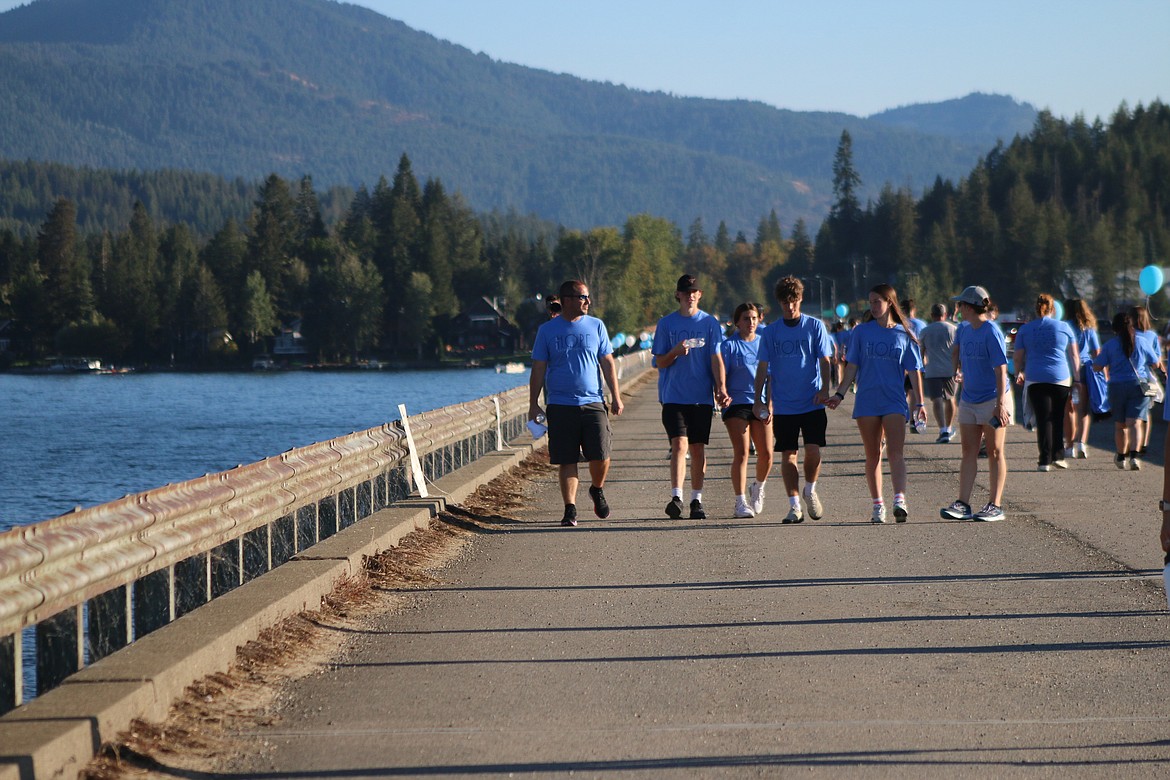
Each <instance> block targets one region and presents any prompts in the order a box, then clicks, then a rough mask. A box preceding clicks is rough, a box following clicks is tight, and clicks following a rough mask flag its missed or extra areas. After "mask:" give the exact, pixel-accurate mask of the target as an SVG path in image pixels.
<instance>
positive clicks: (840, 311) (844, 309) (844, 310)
mask: <svg viewBox="0 0 1170 780" xmlns="http://www.w3.org/2000/svg"><path fill="white" fill-rule="evenodd" d="M836 312H837V316H838V317H844V316H845V315H846V314H848V313H849V307H848V306H846V305H845V304H843V303H838V304H837V309H836Z"/></svg>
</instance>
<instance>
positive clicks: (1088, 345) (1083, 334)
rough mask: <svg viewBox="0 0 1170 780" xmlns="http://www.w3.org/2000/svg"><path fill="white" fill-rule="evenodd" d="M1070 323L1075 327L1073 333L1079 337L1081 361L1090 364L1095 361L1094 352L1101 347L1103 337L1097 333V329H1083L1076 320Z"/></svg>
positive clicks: (1078, 347) (1071, 326) (1078, 344)
mask: <svg viewBox="0 0 1170 780" xmlns="http://www.w3.org/2000/svg"><path fill="white" fill-rule="evenodd" d="M1068 325H1069V327H1070V328H1072V329H1073V335H1074V336H1076V338H1077V349H1078V350H1080V353H1081V363H1082V364H1083V365H1088V364H1089V363H1091V362H1093V353H1094V352H1096V351H1097V350H1099V349H1101V337H1100V336H1098V335H1097V331H1095V330H1088V329H1086V330H1081V329H1080V328H1078V327H1077V326H1076V323H1075V322H1069V323H1068Z"/></svg>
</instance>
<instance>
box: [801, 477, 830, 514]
mask: <svg viewBox="0 0 1170 780" xmlns="http://www.w3.org/2000/svg"><path fill="white" fill-rule="evenodd" d="M803 492H804V503H805V506H807V507H808V516H809V517H811V518H812V519H813V520H820V519H821V518H822V517H824V516H825V506H824V504H822V503H821V497H820V496H818V495H817V492H816V491H815V490H809V489H808V486H807V485H806V486H805V489H804V491H803Z"/></svg>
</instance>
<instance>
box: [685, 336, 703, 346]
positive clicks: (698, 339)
mask: <svg viewBox="0 0 1170 780" xmlns="http://www.w3.org/2000/svg"><path fill="white" fill-rule="evenodd" d="M683 343H684V344H686V345H687V347H689V348H690V349H701V348H702V347H705V346H707V339H705V338H702V337H701V336H698V337H695V338H693V339H687V340H686V341H684V342H683Z"/></svg>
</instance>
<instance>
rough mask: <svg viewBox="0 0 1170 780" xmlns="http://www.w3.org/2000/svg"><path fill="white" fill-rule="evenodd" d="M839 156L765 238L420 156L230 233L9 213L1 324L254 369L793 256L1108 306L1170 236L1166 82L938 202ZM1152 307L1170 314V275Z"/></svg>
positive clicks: (434, 339)
mask: <svg viewBox="0 0 1170 780" xmlns="http://www.w3.org/2000/svg"><path fill="white" fill-rule="evenodd" d="M831 170H832V175H833V182H834V193H835V197H834V200H833V202H832V209H831V211H830V213H829V216H828V218H827V219H826V220H825V221H824V222H823V223H822V225H821V227H820V229H819V231H810V229H809V228H808V226H807V224H806V223H805V222H804V221H802V220H796V221H795V222H794V223H791V224H786V223H783V222H782V221H781V218H780V217H779V216H778V215H777V214H776V212H775V211H769V212H768V213H766V214H765V213H761V214H760V215H758V216H757V219H756V222H755V225H756V227H755V230H754V233H751V234H747V235H745V234H744V233H741V232H738V231H736V232H733V231H732V230H730V229H729V228H728V227H727V224H726V223H725V222H724V221H719V222H717V223H716V224H715V225H714V227H712V225H711V224H710V223H705V222H704V221H703V220H701V219H694V220H691V221H689V222H687V223H685V224H686V227H685V229H684V228H683V227H681V226H680V224H679V223H676V222H673V221H671V220H669V219H666V218H664V217H661V216H657V215H651V214H648V213H637V214H634V215H630V216H627V217H626V218H624V219H623V220H622V221H621V222H620V223H619V226H615V227H597V228H592V229H589V230H585V231H580V230H568V229H565V228H560V227H557V226H554V225H552V224H550V223H546V222H542V221H540V220H538V219H535V218H533V217H520V216H517V215H515V214H508V213H487V214H485V213H477V212H475V211H474V210H473V209H471V208H470V207H469V206H468V204H467V203H466V202H464V200H463V199H462V198H460V197H459V196H458V195H455V194H451V193H452V190H449V189H448V186H447V185H445V184H444V183H442V182H440V181H439V180H437V179H430V178H428V179H426V180H425V181H421V182H420V180H419V178H417V177H416V175H415V173H414V171H413V169H412V166H411V161H410V159H409V158H408V157H406V156H405V155H404V156H403V157H402V158H400V160H399V162H398V164H397V167H396V170H395V174H394V176H393V179H392V180H386V179H381V180H379V181H378V183H377V184H376V185H375V187H374V188H373V189H372V190H367V189H366V188H359V189H358V190H357V192H356V193H355V194H354V195H353V197H352V198H351V199H350V200H349V202H347V203H345V204H344V206H341V207H340V210H341V216H340V218H339V219H338V220H337V221H336V223H329V224H327V222H326V219H325V217H324V211H323V208H322V205H321V204H322V198H321V196H320V194H319V193H318V192H317V191H316V190H315V189H314V186H313V182H312V180H311V179H309V178H307V177H306V178H302V179H301V180H299V182H292V183H290V182H289V181H287V180H285V179H283V178H281V177H279V176H276V175H271V176H269V177H268V178H267V179H266V180H265V181H264V182H263V183H262V184H261V185H259V186H258V187H257V188H256V189H255V198H254V200H253V202H252V203H251V204H250V208H249V210H248V214H247V217H246V218H245V219H244V221H243V222H240V221H237V220H236V219H235V218H233V217H232V216H230V215H229V216H228V217H227V218H226V221H225V222H223V224H221V225H219V226H218V227H217V228H216V229H215V230H214V232H211V231H208V233H209V234H210V236H209V237H208V238H203V237H201V235H199V234H197V232H196V231H194V230H193V229H192V228H191V227H190V226H189V225H188V224H186V223H184V222H167V221H160V220H156V219H154V218H152V217H151V215H150V213H149V212H148V211H147V209H146V208H145V206H143V205H141V204H140V203H136V204H135V205H134V206H133V207H132V210H131V215H130V218H129V220H128V223H127V224H126V225H124V226H122V227H120V228H119V229H117V230H115V231H107V232H97V233H87V232H85V231H81V230H79V228H78V210H77V206H76V204H75V203H74V202H72V201H71V200H68V199H64V198H63V199H60V200H58V201H57V202H56V203H55V205H54V206H53V207H52V209H51V210H50V211H49V212H48V213H47V215H46V216H45V217H44V218H43V219H42V221H41V222H40V225H39V227H38V230H37V231H36V234H35V235H28V236H21V235H18V234H17V233H16V232H14V231H12V230H0V326H2V327H3V328H4V329H5V330H4V331H3V332H2V333H0V338H5V339H9V340H10V343H11V347H10V351H9V352H6V353H4V352H0V361H8V362H12V361H17V360H27V359H32V358H36V357H38V356H43V355H46V354H49V353H50V352H64V353H71V354H92V355H95V356H98V357H101V358H103V359H105V360H113V361H117V362H133V363H136V364H139V365H143V364H154V365H158V364H160V363H168V362H170V361H171V360H172V359H173V360H174V361H175V362H177V363H180V364H184V365H233V364H238V361H240V360H241V359H244V358H246V356H247V355H249V354H250V353H253V352H259V351H264V350H265V349H266V348H267V347H268V345H269V344H270V343H271V340H272V338H273V336H274V335H275V334H276V332H277V331H278V329H279V328H280V327H281V326H282V325H287V324H288V323H290V322H292V321H294V320H303V323H302V330H303V333H304V336H305V340H306V343H307V345H308V346H309V347H310V349H311V359H328V360H339V359H340V360H348V359H353V358H355V357H357V356H358V355H362V354H369V353H371V352H376V353H377V354H379V355H382V356H386V357H391V358H413V359H434V358H437V357H439V356H441V355H446V354H447V350H446V347H447V346H448V345H450V344H451V343H452V339H451V335H452V332H453V331H452V326H453V322H454V319H455V317H456V316H457V315H458V314H459V313H460V312H462V311H465V310H466V309H467V307H468V306H469V305H470V304H472V303H473V302H475V301H476V300H478V299H479V298H480V297H488V298H492V299H495V300H497V301H499V302H500V304H501V306H502V308H503V311H504V313H505V314H507V316H508V317H510V318H511V319H512V320H513V321H515V322H517V323H518V324H519V325H520V327H521V329H522V330H523V331H524V332H525V333H528V334H531V332H532V331H533V329H534V328H535V327H536V326H537V325H538V324H539V323H540V322H542V321H543V320H544V319H545V317H546V315H545V312H544V306H543V303H542V302H541V301H540V300H539V299H538V298H537V296H538V295H541V294H548V293H550V292H552V291H554V290H555V288H556V286H557V285H559V283H560V282H561V281H562V280H564V279H568V278H577V279H582V280H584V281H586V282H587V283H588V284H589V286H590V288H591V292H592V293H593V296H594V302H595V311H596V313H597V314H598V315H600V316H602V317H603V318H604V319H605V320H606V321H607V323H608V324H609V326H610V329H611V332H617V331H625V332H627V333H636V332H638V331H639V330H641V329H643V328H645V327H647V326H649V325H651V324H652V323H653V322H654V321H655V320H656V319H657V318H658V317H659V316H660V315H662V314H663V313H664V312H666V311H668V310H670V309H671V308H672V307H673V305H674V303H673V297H672V290H673V285H674V281H675V279H677V277H678V275H679V274H680V273H682V272H683V271H684V270H685V271H688V272H694V273H698V274H699V276H700V279H701V280H702V284H703V288H704V292H705V295H704V299H703V303H704V308H706V309H708V310H710V311H713V312H716V313H719V314H722V315H724V316H726V315H727V314H728V313H729V312H730V311H731V310H732V309H733V308H734V307H735V305H736V304H738V303H739V302H741V301H744V300H754V301H763V302H765V304H766V305H770V301H771V295H770V294H769V291H770V290H771V289H772V287H773V285H774V283H775V281H776V280H777V278H779V277H780V276H781V275H783V274H788V273H791V274H794V275H796V276H799V277H802V278H803V279H804V280H805V283H806V309H807V310H809V311H816V310H817V309H825V310H831V309H832V307H833V306H834V305H835V304H836V303H841V302H844V303H846V304H849V305H850V306H851V307H852V308H851V311H852V313H854V314H857V313H859V312H860V310H861V307H862V306H863V301H864V298H865V294H866V292H867V290H868V289H869V287H870V286H872V285H873V284H876V283H878V282H887V281H888V282H891V283H893V284H895V286H896V287H897V288H898V289H899V291H900V292H901V293H903V294H904V295H907V294H908V295H911V296H913V297H916V298H917V299H918V300H919V301H921V302H922V303H923V305H925V304H927V303H928V302H930V301H933V300H940V299H944V298H946V297H949V296H950V295H953V294H954V293H955V292H957V291H958V290H959V289H961V288H962V287H964V286H966V285H968V284H982V285H984V286H986V287H987V288H988V289H989V290H990V291H991V293H992V295H993V296H994V297H995V298H996V299H997V300H998V302H999V303H1000V304H1001V305H1002V306H1003V307H1004V308H1010V307H1015V306H1020V307H1027V306H1028V305H1029V304H1030V302H1031V301H1032V300H1033V299H1034V296H1035V294H1036V293H1037V292H1042V291H1043V292H1050V293H1053V294H1055V295H1057V296H1063V297H1070V296H1076V297H1083V298H1086V299H1087V300H1089V301H1091V302H1092V304H1093V307H1094V308H1095V309H1096V310H1097V311H1098V313H1099V315H1102V316H1108V315H1110V314H1112V312H1113V311H1114V310H1115V308H1116V307H1119V306H1121V305H1125V304H1128V303H1132V302H1134V301H1136V300H1138V299H1139V297H1140V293H1139V292H1138V286H1137V271H1138V269H1139V268H1141V267H1142V266H1144V265H1147V264H1164V263H1165V262H1166V258H1167V250H1168V249H1170V107H1168V106H1166V105H1164V104H1162V103H1158V102H1155V103H1153V104H1151V105H1150V106H1148V107H1143V106H1138V107H1136V108H1135V109H1133V110H1132V111H1131V110H1130V109H1128V108H1127V107H1125V106H1123V107H1122V108H1120V109H1119V110H1118V111H1117V112H1116V113H1115V115H1114V116H1113V117H1112V118H1111V119H1110V121H1109V123H1108V124H1105V123H1102V122H1095V123H1094V124H1092V125H1089V124H1086V123H1085V122H1083V121H1081V120H1079V119H1078V120H1074V121H1072V122H1068V121H1065V120H1060V119H1056V118H1055V117H1052V116H1051V115H1048V114H1042V115H1041V116H1040V118H1039V120H1038V121H1037V123H1036V126H1035V128H1034V129H1033V131H1032V132H1031V133H1029V134H1028V135H1027V136H1025V137H1021V138H1018V139H1016V140H1015V141H1013V142H1012V143H1011V144H1009V145H1004V146H1000V147H997V148H996V149H994V150H993V151H992V152H991V154H989V155H988V157H987V158H986V159H984V160H982V161H980V162H979V164H978V165H977V166H975V167H974V168H973V169H972V170H970V171H968V173H967V174H966V175H965V176H963V177H961V178H960V179H958V180H957V181H950V180H943V179H939V180H938V181H937V182H936V183H935V185H934V186H933V187H932V188H930V190H929V191H927V192H926V193H925V195H924V196H923V197H922V198H915V196H914V195H913V193H911V192H910V191H909V190H908V189H906V188H902V189H895V188H894V187H892V186H890V185H885V186H884V187H883V189H882V191H881V194H880V196H879V197H878V198H877V199H876V200H875V201H874V202H873V203H869V204H866V205H862V203H861V201H860V200H859V198H858V197H857V193H858V191H859V188H860V185H861V180H860V177H859V175H858V172H857V170H856V169H855V167H854V165H853V148H852V138H851V137H850V135H849V134H848V133H842V134H841V136H840V137H839V139H838V144H837V147H836V152H835V158H834V161H833V164H832V169H831ZM62 175H65V174H64V173H63V174H62ZM453 184H454V185H458V182H454V183H453ZM133 197H134V196H132V195H130V193H126V194H125V195H124V196H123V199H131V200H132V199H133ZM1151 307H1152V308H1153V310H1154V312H1155V313H1156V314H1157V315H1158V316H1159V317H1165V316H1166V313H1167V311H1168V310H1170V306H1167V301H1166V298H1165V296H1163V295H1157V296H1155V297H1154V299H1153V300H1151ZM774 316H775V315H774V314H773V315H772V317H774ZM830 316H831V315H830ZM769 319H771V317H770V318H769ZM229 333H230V334H231V337H230V338H229V337H228V334H229Z"/></svg>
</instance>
